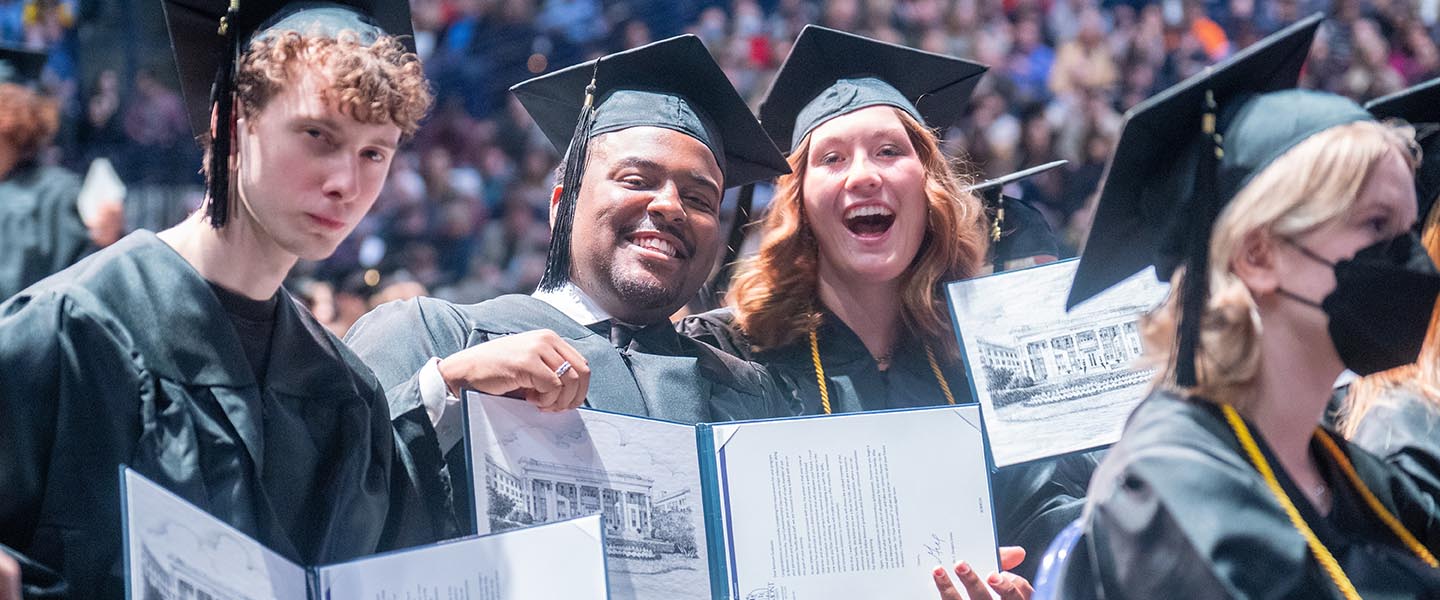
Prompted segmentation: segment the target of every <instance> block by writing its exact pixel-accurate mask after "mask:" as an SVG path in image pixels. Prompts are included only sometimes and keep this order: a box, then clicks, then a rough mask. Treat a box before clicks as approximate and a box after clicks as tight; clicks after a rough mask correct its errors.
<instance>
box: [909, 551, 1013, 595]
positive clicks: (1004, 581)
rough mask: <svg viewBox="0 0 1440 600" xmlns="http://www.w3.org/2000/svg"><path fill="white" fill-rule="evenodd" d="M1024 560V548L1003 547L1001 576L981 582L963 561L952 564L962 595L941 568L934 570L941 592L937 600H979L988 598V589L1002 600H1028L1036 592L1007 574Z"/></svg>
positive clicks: (992, 576)
mask: <svg viewBox="0 0 1440 600" xmlns="http://www.w3.org/2000/svg"><path fill="white" fill-rule="evenodd" d="M1024 560H1025V549H1024V548H1021V547H1019V546H1002V547H1001V548H1000V570H1001V572H1000V573H991V574H990V576H989V577H986V578H985V579H983V580H982V579H980V574H979V573H976V572H975V570H974V569H971V568H970V564H969V563H966V562H965V561H963V560H962V561H960V562H958V563H955V578H956V579H958V580H960V586H961V587H963V588H965V593H964V594H963V595H962V594H961V593H960V588H957V587H955V583H954V582H953V581H951V580H950V576H949V575H948V574H946V573H945V568H944V567H935V571H934V573H931V575H933V576H934V577H935V589H936V590H939V592H940V600H966V599H967V598H968V599H969V600H982V599H985V598H989V597H990V592H991V590H994V592H995V594H996V595H997V596H999V597H1000V598H1001V600H1029V598H1030V595H1031V594H1033V593H1035V590H1034V589H1032V588H1031V587H1030V582H1029V581H1026V580H1025V578H1024V577H1021V576H1019V575H1016V574H1014V573H1007V572H1005V571H1009V570H1010V569H1013V568H1015V567H1018V566H1020V563H1021V562H1024Z"/></svg>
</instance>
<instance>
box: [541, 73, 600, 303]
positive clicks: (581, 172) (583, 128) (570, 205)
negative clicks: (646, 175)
mask: <svg viewBox="0 0 1440 600" xmlns="http://www.w3.org/2000/svg"><path fill="white" fill-rule="evenodd" d="M599 72H600V61H598V60H597V61H595V72H594V73H593V74H591V76H590V84H589V85H587V86H585V105H584V106H582V107H581V108H580V120H579V121H576V122H575V134H574V135H572V136H570V148H569V149H568V150H567V151H566V153H565V178H564V179H563V180H562V181H561V182H560V186H561V191H560V204H559V206H557V207H556V209H555V223H554V225H553V226H551V228H550V252H549V255H548V257H547V259H546V262H545V274H544V275H543V276H542V277H541V278H540V289H542V290H556V289H559V288H560V287H561V286H563V285H565V284H566V283H567V282H569V281H570V232H571V231H572V230H573V229H574V225H575V202H576V201H577V200H578V199H579V197H580V180H581V179H583V178H584V176H585V162H586V158H587V157H588V156H589V154H590V152H589V149H590V130H591V129H592V128H593V126H594V125H595V78H596V76H598V75H599Z"/></svg>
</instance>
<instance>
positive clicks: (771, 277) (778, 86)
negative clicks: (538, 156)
mask: <svg viewBox="0 0 1440 600" xmlns="http://www.w3.org/2000/svg"><path fill="white" fill-rule="evenodd" d="M837 56H843V57H845V60H844V61H837V60H833V58H834V57H837ZM983 71H984V68H983V67H981V66H979V65H974V64H971V63H967V62H965V61H960V60H956V59H953V58H949V57H944V56H939V55H935V54H930V53H926V52H921V51H917V50H912V49H909V48H904V47H900V46H894V45H890V44H884V43H881V42H876V41H873V40H868V39H865V38H861V37H857V36H853V35H849V34H845V33H841V32H838V31H833V30H828V29H824V28H820V27H813V26H812V27H807V28H806V29H805V30H804V31H803V32H802V33H801V34H800V37H799V39H797V40H796V42H795V45H794V50H792V52H791V54H790V56H789V58H787V59H786V62H785V65H784V66H783V67H782V68H781V69H780V72H779V73H778V74H777V76H776V80H775V83H774V85H773V87H772V88H771V90H770V93H769V94H768V96H767V99H766V101H765V103H764V104H763V105H762V108H761V111H760V114H761V122H762V124H763V125H764V126H765V127H766V129H767V131H769V133H770V134H771V137H772V138H773V139H775V140H777V142H778V143H779V144H781V145H782V146H783V147H785V148H787V149H789V153H790V154H789V160H790V166H791V168H792V169H793V170H794V173H793V174H791V175H787V176H784V177H781V178H780V180H779V181H778V183H777V192H776V196H775V199H774V200H773V201H772V202H771V205H770V209H769V213H768V216H767V217H766V220H765V224H764V235H763V241H762V242H761V249H760V254H759V257H758V258H757V259H756V260H755V261H754V262H752V263H750V264H748V265H746V266H745V267H743V268H742V271H741V272H740V273H739V274H738V275H737V277H736V279H735V282H734V284H733V286H732V287H731V291H730V294H729V298H728V301H727V304H729V305H730V306H731V307H732V308H731V309H722V310H721V311H715V312H711V313H706V314H704V315H699V316H697V317H692V318H691V319H689V320H688V321H687V322H686V323H685V324H684V327H685V328H686V330H687V333H690V334H691V335H693V336H695V337H698V338H700V339H704V340H706V341H709V342H711V343H713V344H715V345H717V346H718V347H720V348H722V349H725V350H727V351H730V352H732V353H735V354H737V355H741V356H744V357H747V358H751V359H753V360H757V361H760V362H762V363H765V364H766V365H767V367H768V368H769V369H770V370H771V372H772V373H774V374H776V375H777V376H779V377H781V378H784V379H787V380H789V381H790V382H792V383H793V384H794V387H795V388H796V389H797V391H798V393H799V395H800V396H801V399H802V401H803V404H804V408H805V414H828V413H840V412H853V411H862V410H878V409H888V408H904V407H916V406H935V405H944V404H947V403H950V404H955V403H966V402H971V401H972V400H971V398H969V387H970V386H969V385H968V383H967V382H966V379H965V372H964V368H963V367H962V365H961V363H960V360H959V352H958V348H957V342H956V339H955V335H954V333H953V331H952V330H951V327H950V320H949V316H948V314H947V309H946V305H945V300H944V298H943V297H942V295H941V287H940V284H942V283H944V282H947V281H953V280H956V279H963V278H965V277H970V276H973V275H976V274H978V273H980V272H981V269H982V268H983V267H984V266H985V261H986V250H987V246H988V243H987V235H988V234H989V230H988V221H987V219H986V216H985V211H984V209H983V208H982V206H981V202H980V200H979V199H978V198H977V197H976V196H974V195H973V194H971V193H968V192H965V191H963V190H964V188H963V185H962V181H961V178H959V177H957V176H956V175H955V173H954V171H953V170H952V167H951V164H950V163H949V161H948V159H947V158H946V157H945V155H944V154H943V153H942V152H941V151H940V149H939V146H938V144H937V141H936V136H935V134H934V133H933V132H932V131H931V130H930V129H929V127H936V126H945V125H948V124H949V123H950V122H951V121H953V120H954V119H955V118H956V117H958V113H959V111H960V108H961V107H962V105H963V103H964V100H965V98H966V97H967V96H968V95H969V91H970V88H971V87H973V85H974V83H975V80H976V79H977V78H978V77H979V75H980V74H981V73H982V72H983ZM917 99H918V101H917ZM1093 465H1094V462H1093V460H1090V459H1088V458H1084V457H1078V458H1074V459H1070V460H1067V461H1063V462H1061V461H1055V462H1050V463H1043V464H1038V465H1031V466H1022V467H1019V468H1012V469H1006V470H1004V471H1001V472H1000V473H999V474H997V475H996V477H995V478H994V481H993V485H994V498H995V502H996V510H997V525H998V528H999V531H998V533H999V537H1000V542H1001V544H1003V545H1007V546H1022V547H1025V548H1026V549H1027V550H1029V551H1031V552H1033V553H1035V554H1036V555H1037V556H1038V554H1039V553H1040V552H1041V551H1043V549H1044V547H1045V545H1046V544H1047V543H1048V542H1049V541H1050V539H1051V538H1052V537H1053V536H1054V535H1055V533H1056V532H1058V531H1059V530H1060V529H1061V528H1063V527H1064V526H1065V524H1067V523H1068V522H1070V521H1071V520H1073V519H1075V518H1076V517H1077V516H1078V515H1079V509H1080V506H1081V502H1080V501H1079V500H1077V499H1076V498H1077V497H1078V496H1081V495H1082V494H1083V492H1084V487H1085V485H1086V483H1087V482H1088V478H1089V470H1090V469H1092V468H1093ZM1021 558H1023V553H1022V552H1018V551H1015V550H1007V551H1005V552H1002V566H1003V567H1009V568H1014V567H1015V564H1014V563H1017V562H1020V561H1019V559H1021ZM1036 562H1038V560H1032V561H1029V562H1028V563H1023V568H1024V571H1023V572H1025V573H1029V572H1033V564H1034V563H1036ZM956 574H957V579H958V580H959V581H960V583H961V585H962V586H963V587H966V588H967V589H968V590H969V591H970V592H969V593H970V595H971V596H972V597H978V596H977V594H988V592H987V591H986V590H985V587H986V584H985V582H982V580H981V576H980V575H979V574H976V573H975V572H974V571H973V570H971V569H970V568H969V567H968V566H958V567H957V570H956ZM987 579H988V582H989V584H990V586H991V587H993V588H994V589H995V590H996V591H997V592H998V593H1000V595H1001V597H1003V598H1023V597H1025V596H1027V595H1028V594H1029V584H1028V583H1027V582H1026V581H1025V580H1024V579H1023V578H1022V577H1020V576H1016V575H1014V574H1011V573H1001V574H995V575H993V576H991V577H989V578H987ZM936 583H937V585H939V586H941V589H943V590H946V592H947V593H948V594H951V596H945V597H958V595H957V594H958V592H957V591H955V589H954V587H953V584H952V583H951V580H950V578H949V577H948V576H947V575H946V573H945V572H944V571H940V572H938V573H937V574H936Z"/></svg>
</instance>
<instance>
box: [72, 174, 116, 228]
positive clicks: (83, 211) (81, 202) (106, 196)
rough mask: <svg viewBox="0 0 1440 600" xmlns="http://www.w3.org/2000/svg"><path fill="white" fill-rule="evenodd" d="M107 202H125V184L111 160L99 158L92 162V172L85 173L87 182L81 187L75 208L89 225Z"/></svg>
mask: <svg viewBox="0 0 1440 600" xmlns="http://www.w3.org/2000/svg"><path fill="white" fill-rule="evenodd" d="M106 202H119V203H124V202H125V182H124V181H121V180H120V175H119V174H118V173H116V172H115V167H114V165H111V164H110V159H108V158H97V159H95V160H94V161H91V163H90V170H89V171H88V172H86V173H85V182H84V183H82V184H81V185H80V196H79V197H78V199H77V200H76V202H75V204H76V206H75V208H76V210H78V211H79V212H80V218H81V219H82V220H84V221H85V222H87V223H88V222H90V220H91V219H93V218H94V217H95V213H96V211H98V210H100V205H102V204H104V203H106Z"/></svg>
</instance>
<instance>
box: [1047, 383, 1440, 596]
mask: <svg viewBox="0 0 1440 600" xmlns="http://www.w3.org/2000/svg"><path fill="white" fill-rule="evenodd" d="M1251 432H1252V434H1256V435H1255V437H1256V441H1257V442H1258V443H1259V445H1260V447H1261V450H1262V452H1263V453H1264V454H1265V455H1266V458H1267V460H1269V461H1270V464H1271V465H1272V467H1273V468H1274V469H1275V471H1276V476H1277V478H1278V480H1279V481H1280V483H1281V485H1282V486H1283V487H1284V488H1285V489H1286V493H1287V494H1288V495H1289V496H1290V499H1291V501H1292V502H1293V503H1294V504H1295V505H1296V507H1297V508H1298V509H1299V511H1300V513H1301V515H1302V516H1303V517H1304V518H1305V520H1306V522H1307V523H1308V524H1309V525H1310V527H1311V528H1312V529H1313V530H1314V531H1315V533H1316V535H1317V537H1319V538H1320V540H1321V542H1322V543H1324V544H1325V546H1326V547H1327V548H1329V550H1330V551H1331V553H1333V554H1334V555H1335V557H1336V559H1337V560H1338V561H1339V563H1340V565H1341V567H1342V568H1343V570H1344V571H1345V573H1346V575H1347V576H1348V577H1349V578H1350V580H1351V582H1352V583H1354V584H1355V586H1356V588H1357V589H1358V590H1359V592H1360V595H1361V596H1362V597H1364V598H1366V599H1367V600H1374V599H1377V598H1434V597H1437V594H1440V569H1431V568H1430V567H1428V566H1425V565H1424V563H1422V562H1420V561H1419V559H1417V558H1415V557H1414V555H1412V554H1411V553H1410V552H1409V551H1408V550H1407V549H1405V548H1404V547H1403V546H1402V545H1400V542H1399V540H1398V538H1396V537H1395V535H1394V534H1393V533H1391V532H1390V530H1389V529H1388V528H1386V527H1385V526H1384V524H1383V523H1381V522H1380V520H1379V518H1378V517H1376V516H1375V515H1374V513H1373V512H1372V511H1370V509H1369V508H1368V507H1366V506H1365V505H1364V502H1363V500H1361V499H1360V497H1359V495H1358V494H1357V493H1356V492H1355V490H1354V489H1353V487H1352V486H1351V485H1350V484H1349V482H1348V480H1346V479H1345V478H1344V475H1342V474H1341V473H1340V471H1339V469H1338V468H1337V467H1336V466H1335V465H1334V463H1333V459H1332V458H1331V457H1330V456H1329V454H1328V453H1326V452H1324V451H1323V450H1322V449H1321V448H1320V447H1319V445H1318V443H1315V442H1312V445H1311V451H1312V452H1313V453H1314V454H1315V456H1316V458H1317V460H1318V461H1319V463H1320V465H1321V469H1322V471H1323V474H1324V475H1325V478H1326V481H1327V483H1328V484H1329V487H1330V490H1331V493H1332V509H1331V512H1330V514H1329V515H1328V516H1326V517H1323V518H1322V517H1320V516H1319V515H1318V514H1317V513H1316V511H1315V510H1314V508H1313V507H1312V506H1311V505H1310V503H1309V501H1308V500H1307V499H1306V498H1305V496H1304V495H1303V494H1301V493H1300V492H1299V491H1297V489H1296V488H1295V486H1294V484H1293V483H1292V482H1291V481H1290V479H1289V478H1288V477H1287V476H1286V475H1285V473H1284V469H1282V468H1280V467H1279V466H1278V464H1279V463H1278V462H1277V461H1276V459H1275V457H1274V455H1273V454H1271V453H1270V450H1269V448H1268V447H1267V446H1266V445H1265V443H1264V440H1263V439H1262V438H1261V436H1260V435H1258V431H1257V430H1256V429H1255V428H1254V427H1253V426H1252V427H1251ZM1327 434H1328V432H1327ZM1331 437H1332V439H1334V440H1335V441H1336V443H1337V444H1339V445H1340V447H1341V449H1342V450H1343V451H1344V452H1345V454H1346V455H1347V456H1348V457H1349V459H1350V461H1351V462H1352V463H1353V464H1354V466H1355V470H1356V472H1357V473H1358V474H1359V476H1360V478H1361V479H1362V480H1363V481H1365V483H1366V485H1367V486H1368V487H1369V489H1370V490H1371V491H1372V492H1374V494H1375V496H1376V497H1377V498H1379V500H1380V501H1381V502H1382V503H1383V504H1384V505H1385V506H1386V507H1387V508H1388V509H1389V510H1390V511H1391V513H1392V514H1394V515H1395V516H1396V518H1398V519H1399V520H1400V522H1401V523H1403V524H1404V525H1405V527H1406V528H1407V529H1409V531H1410V532H1411V533H1412V534H1414V535H1415V537H1416V538H1418V539H1419V540H1420V542H1421V543H1422V544H1424V545H1425V546H1426V547H1427V548H1429V550H1430V551H1431V552H1436V551H1440V513H1437V509H1436V505H1435V502H1434V500H1433V499H1432V498H1430V497H1428V496H1426V495H1425V494H1422V493H1421V492H1419V490H1417V489H1416V488H1415V487H1414V485H1413V484H1412V483H1411V482H1410V481H1409V479H1407V478H1406V477H1404V476H1403V475H1402V474H1400V473H1399V472H1398V471H1397V470H1395V469H1394V468H1392V467H1390V466H1389V465H1386V464H1385V463H1384V462H1383V461H1381V460H1380V459H1378V458H1376V457H1375V456H1373V455H1371V454H1370V453H1368V452H1366V451H1364V450H1362V449H1360V448H1358V447H1356V446H1354V445H1351V444H1349V443H1347V442H1345V441H1344V440H1343V439H1340V438H1339V436H1335V435H1331ZM1090 502H1091V507H1090V512H1089V513H1088V514H1089V520H1088V524H1087V529H1086V541H1087V544H1086V547H1085V549H1086V552H1087V555H1088V559H1087V560H1086V561H1084V562H1085V566H1086V567H1088V568H1089V569H1090V570H1091V574H1093V575H1094V578H1093V579H1094V581H1095V582H1096V583H1097V584H1098V585H1099V586H1100V587H1101V588H1103V592H1104V597H1105V598H1107V599H1110V600H1114V599H1125V598H1147V599H1148V598H1166V597H1176V596H1185V597H1188V598H1242V599H1243V598H1274V599H1280V598H1297V599H1298V598H1339V597H1340V596H1339V592H1338V590H1336V588H1335V585H1334V583H1333V582H1332V581H1331V579H1330V578H1329V577H1328V576H1327V575H1326V574H1325V573H1324V571H1322V569H1321V567H1320V566H1319V563H1318V562H1317V561H1316V560H1315V558H1314V557H1313V556H1312V555H1311V553H1310V551H1309V549H1308V547H1307V545H1306V543H1305V539H1304V538H1303V537H1301V535H1300V533H1299V532H1298V531H1296V529H1295V527H1294V525H1293V524H1292V523H1291V522H1290V519H1289V518H1288V517H1287V516H1286V515H1285V513H1284V511H1283V509H1282V508H1281V507H1280V504H1279V502H1278V501H1277V500H1276V499H1275V497H1274V496H1273V495H1272V494H1271V492H1270V490H1269V488H1268V487H1267V486H1266V484H1265V483H1264V480H1263V479H1262V478H1261V476H1260V474H1259V472H1258V471H1256V469H1255V467H1254V466H1252V465H1251V464H1250V462H1249V461H1248V460H1247V458H1246V457H1245V455H1244V453H1243V451H1242V450H1241V447H1240V444H1239V442H1238V441H1236V439H1235V435H1234V433H1233V432H1232V431H1231V430H1230V427H1229V425H1228V424H1227V423H1226V422H1225V418H1224V416H1223V415H1222V414H1221V412H1220V409H1219V408H1218V407H1217V406H1215V405H1214V404H1212V403H1210V402H1207V401H1204V400H1198V399H1186V398H1182V397H1180V396H1177V395H1175V394H1173V393H1169V392H1163V391H1162V392H1157V393H1154V394H1152V395H1151V396H1150V397H1149V398H1147V399H1146V400H1145V401H1144V402H1142V403H1141V404H1140V406H1139V407H1138V408H1137V409H1136V410H1135V412H1134V413H1133V414H1132V415H1131V417H1130V421H1129V423H1128V424H1127V425H1126V429H1125V435H1124V437H1123V438H1122V439H1121V440H1120V442H1119V443H1118V444H1116V445H1115V446H1114V447H1112V448H1111V450H1110V452H1109V454H1108V456H1107V457H1106V458H1105V460H1104V462H1102V463H1101V465H1100V468H1099V470H1097V471H1096V473H1095V477H1094V480H1093V483H1092V484H1091V486H1090ZM1071 567H1072V571H1071V573H1072V574H1073V573H1074V572H1075V570H1074V569H1076V568H1079V566H1077V565H1073V564H1072V565H1071Z"/></svg>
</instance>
